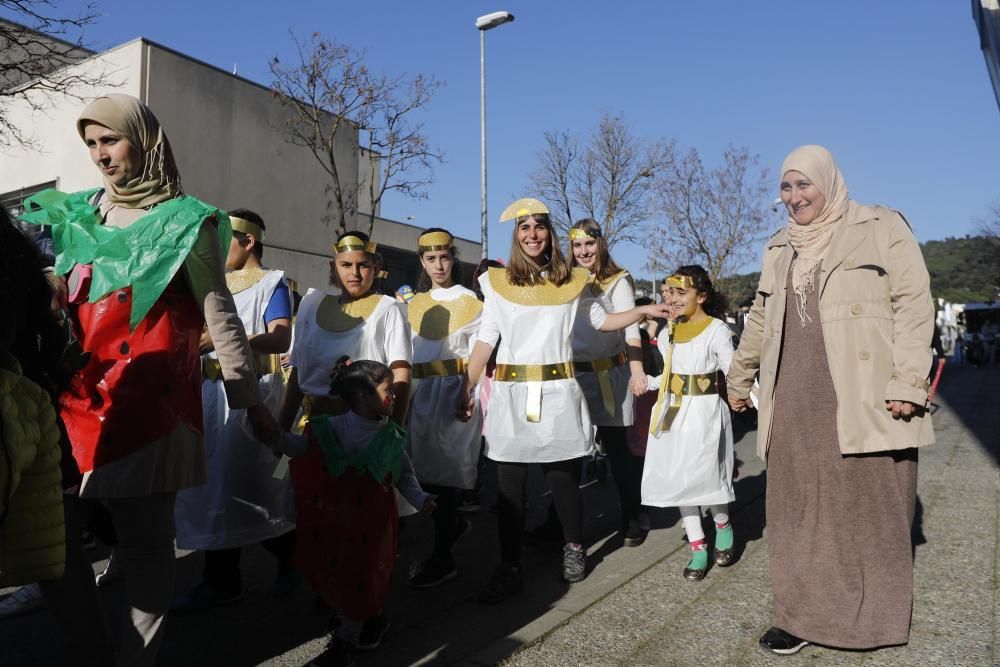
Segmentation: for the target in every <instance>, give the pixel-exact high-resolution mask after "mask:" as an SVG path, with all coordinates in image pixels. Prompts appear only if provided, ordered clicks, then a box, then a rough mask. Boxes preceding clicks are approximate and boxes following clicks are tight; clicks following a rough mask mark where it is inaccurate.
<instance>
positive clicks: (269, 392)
mask: <svg viewBox="0 0 1000 667" xmlns="http://www.w3.org/2000/svg"><path fill="white" fill-rule="evenodd" d="M229 219H230V222H231V223H232V226H233V240H232V242H231V244H230V247H229V254H228V256H227V258H226V269H227V271H228V272H227V273H226V284H227V285H228V287H229V290H230V291H231V292H232V293H233V300H234V301H235V303H236V312H237V313H238V314H239V316H240V319H241V320H242V322H243V328H244V329H246V333H247V337H248V338H249V341H250V349H251V350H253V352H254V366H255V368H256V371H257V375H258V376H259V377H260V394H261V401H262V402H263V403H264V405H265V406H267V408H268V410H270V411H271V412H277V410H278V405H279V403H280V401H281V393H282V389H283V386H284V382H283V376H282V374H281V369H280V365H279V363H278V355H279V354H281V353H283V352H285V351H286V350H287V349H288V346H289V344H290V342H291V317H292V312H291V295H290V293H289V290H288V284H287V282H286V281H285V274H284V272H283V271H276V270H265V269H263V268H262V266H261V259H262V258H263V250H264V246H263V240H264V230H265V226H264V221H263V220H262V219H261V218H260V216H259V215H257V214H256V213H254V212H253V211H248V210H245V209H238V210H235V211H231V212H230V213H229ZM202 349H203V351H204V350H205V349H209V350H211V351H209V352H207V353H205V354H203V356H202V377H203V380H202V383H201V394H202V409H203V422H204V427H205V433H204V435H205V458H206V460H207V463H208V482H207V483H205V484H203V485H202V486H198V487H194V488H191V489H185V490H183V491H180V492H179V493H178V494H177V505H176V511H175V514H176V522H177V546H178V548H180V549H199V550H203V551H205V566H204V570H203V572H202V580H201V582H200V583H199V584H198V585H197V586H195V587H194V589H192V590H191V591H190V592H188V593H186V594H184V595H182V596H180V597H179V598H177V599H176V600H175V601H174V603H173V605H172V606H171V611H173V612H174V613H178V612H187V611H196V610H199V609H204V608H208V607H211V606H214V605H216V604H221V603H224V602H228V601H231V600H233V599H235V598H238V597H240V596H241V595H242V592H243V585H242V581H241V577H240V569H239V563H240V547H242V546H244V545H247V544H253V543H256V542H261V543H262V545H263V546H264V548H265V549H267V550H268V551H270V552H271V553H272V554H273V555H274V556H275V557H276V558H277V560H278V577H277V578H276V580H275V590H276V591H277V592H282V593H285V592H289V591H290V588H291V586H292V585H293V582H294V579H293V578H292V563H291V561H292V550H293V548H294V545H295V535H294V534H292V533H291V531H293V530H294V529H295V520H294V517H295V507H294V499H293V497H292V494H291V485H290V482H291V480H290V479H288V478H287V477H284V478H276V477H275V476H274V470H275V466H276V464H277V462H278V461H277V459H275V458H274V455H273V454H272V453H271V451H270V450H269V449H267V448H266V447H262V446H261V445H260V443H259V442H258V441H257V440H256V438H254V437H253V435H252V434H251V433H250V431H249V429H248V427H247V423H246V417H245V416H244V411H243V410H230V409H229V406H228V404H227V403H226V393H225V389H224V387H223V383H222V381H221V380H222V377H221V371H220V367H219V362H218V359H217V355H216V353H215V350H214V349H213V348H212V342H211V338H210V337H208V336H207V335H205V336H203V340H202Z"/></svg>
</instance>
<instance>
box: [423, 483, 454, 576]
mask: <svg viewBox="0 0 1000 667" xmlns="http://www.w3.org/2000/svg"><path fill="white" fill-rule="evenodd" d="M424 491H426V492H427V493H431V494H433V495H435V496H437V504H436V506H435V508H434V513H433V514H432V515H431V516H432V517H433V518H434V558H436V559H438V560H443V561H448V562H450V561H451V558H452V556H451V548H452V547H454V546H455V539H456V537H457V536H458V525H459V524H458V521H459V519H458V489H456V488H455V487H453V486H438V485H437V484H425V485H424Z"/></svg>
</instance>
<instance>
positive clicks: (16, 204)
mask: <svg viewBox="0 0 1000 667" xmlns="http://www.w3.org/2000/svg"><path fill="white" fill-rule="evenodd" d="M54 187H56V182H55V181H49V182H48V183H42V184H40V185H33V186H31V187H30V188H20V189H18V190H11V191H10V192H5V193H3V194H0V206H3V207H4V208H5V209H7V210H8V211H10V214H11V215H12V216H14V217H15V218H16V217H17V216H19V215H21V214H22V213H24V200H25V199H27V198H28V197H30V196H32V195H37V194H38V193H39V192H41V191H42V190H48V189H49V188H54Z"/></svg>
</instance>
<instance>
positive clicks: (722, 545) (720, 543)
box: [715, 524, 733, 551]
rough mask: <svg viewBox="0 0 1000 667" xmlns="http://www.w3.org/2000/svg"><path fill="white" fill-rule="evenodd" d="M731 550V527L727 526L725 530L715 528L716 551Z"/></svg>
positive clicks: (730, 525)
mask: <svg viewBox="0 0 1000 667" xmlns="http://www.w3.org/2000/svg"><path fill="white" fill-rule="evenodd" d="M732 548H733V525H732V524H729V525H728V526H726V527H725V528H719V527H718V526H716V527H715V549H716V551H726V550H728V549H732Z"/></svg>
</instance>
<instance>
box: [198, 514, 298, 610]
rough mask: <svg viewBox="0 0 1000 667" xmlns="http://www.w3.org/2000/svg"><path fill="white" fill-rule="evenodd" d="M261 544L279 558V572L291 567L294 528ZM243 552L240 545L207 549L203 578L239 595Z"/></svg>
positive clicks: (209, 583)
mask: <svg viewBox="0 0 1000 667" xmlns="http://www.w3.org/2000/svg"><path fill="white" fill-rule="evenodd" d="M260 545H261V546H262V547H264V548H265V549H267V550H268V551H269V552H270V553H271V555H272V556H274V557H275V558H276V559H277V561H278V571H279V572H287V571H289V570H290V569H291V567H292V555H293V553H294V551H295V531H294V530H290V531H288V532H287V533H282V534H281V535H278V536H277V537H272V538H269V539H266V540H262V541H261V543H260ZM241 553H242V549H241V548H240V547H235V548H230V549H212V550H210V551H206V552H205V565H204V568H203V569H202V573H201V580H202V581H203V582H204V583H205V584H207V585H208V586H209V587H211V588H212V589H213V590H215V591H217V592H219V593H223V594H225V595H239V594H240V593H241V592H242V591H243V576H242V574H241V573H240V555H241Z"/></svg>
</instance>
